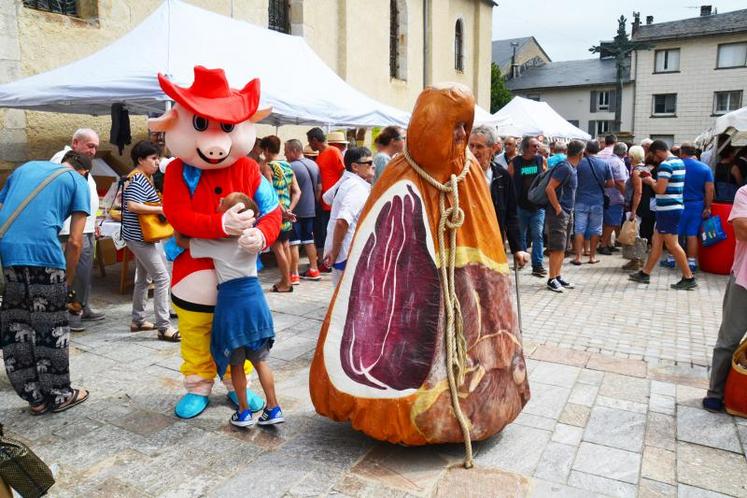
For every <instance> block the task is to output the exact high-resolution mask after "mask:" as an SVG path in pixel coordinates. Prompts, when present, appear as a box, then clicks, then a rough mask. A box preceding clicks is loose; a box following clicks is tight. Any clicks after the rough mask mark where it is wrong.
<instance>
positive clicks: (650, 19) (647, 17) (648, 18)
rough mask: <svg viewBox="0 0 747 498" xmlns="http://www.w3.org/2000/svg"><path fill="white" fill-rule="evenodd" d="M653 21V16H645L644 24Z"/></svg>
mask: <svg viewBox="0 0 747 498" xmlns="http://www.w3.org/2000/svg"><path fill="white" fill-rule="evenodd" d="M653 23H654V16H646V25H649V24H653Z"/></svg>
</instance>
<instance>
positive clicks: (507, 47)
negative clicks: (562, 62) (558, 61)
mask: <svg viewBox="0 0 747 498" xmlns="http://www.w3.org/2000/svg"><path fill="white" fill-rule="evenodd" d="M492 62H493V64H495V65H496V66H498V68H499V69H500V70H501V74H502V75H504V76H505V77H506V79H511V78H514V77H518V76H520V75H521V74H522V73H523V72H524V71H525V70H527V69H529V68H532V67H536V66H542V65H544V64H547V63H549V62H552V60H551V59H550V56H549V55H547V53H546V52H545V51H544V49H543V48H542V46H540V44H539V42H538V41H537V40H536V39H535V38H534V37H533V36H525V37H522V38H509V39H506V40H493V47H492Z"/></svg>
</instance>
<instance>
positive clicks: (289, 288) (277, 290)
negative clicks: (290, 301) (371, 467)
mask: <svg viewBox="0 0 747 498" xmlns="http://www.w3.org/2000/svg"><path fill="white" fill-rule="evenodd" d="M272 292H279V293H281V294H284V293H286V292H293V286H292V285H291V286H290V287H288V290H280V287H278V284H274V285H273V286H272Z"/></svg>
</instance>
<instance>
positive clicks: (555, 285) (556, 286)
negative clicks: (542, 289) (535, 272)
mask: <svg viewBox="0 0 747 498" xmlns="http://www.w3.org/2000/svg"><path fill="white" fill-rule="evenodd" d="M547 288H548V289H550V290H551V291H553V292H558V293H562V292H563V286H562V285H561V284H560V282H558V279H557V278H553V279H552V280H548V281H547Z"/></svg>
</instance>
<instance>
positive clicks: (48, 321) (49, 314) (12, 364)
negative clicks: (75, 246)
mask: <svg viewBox="0 0 747 498" xmlns="http://www.w3.org/2000/svg"><path fill="white" fill-rule="evenodd" d="M3 274H4V276H5V292H4V293H3V302H2V306H1V307H0V346H2V348H3V360H4V361H5V370H6V372H7V373H8V378H9V379H10V383H11V384H12V386H13V389H15V391H16V393H18V395H19V396H20V397H21V398H23V399H24V400H26V401H27V402H28V403H29V404H31V405H40V404H42V403H49V404H50V405H52V406H57V405H60V404H62V403H64V402H66V401H67V400H68V399H70V397H71V396H72V394H73V391H72V389H71V388H70V356H69V351H68V342H69V339H70V327H69V326H68V320H67V309H66V308H65V303H66V296H67V292H66V288H65V271H64V270H59V269H56V268H42V267H34V266H11V267H6V268H3Z"/></svg>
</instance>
